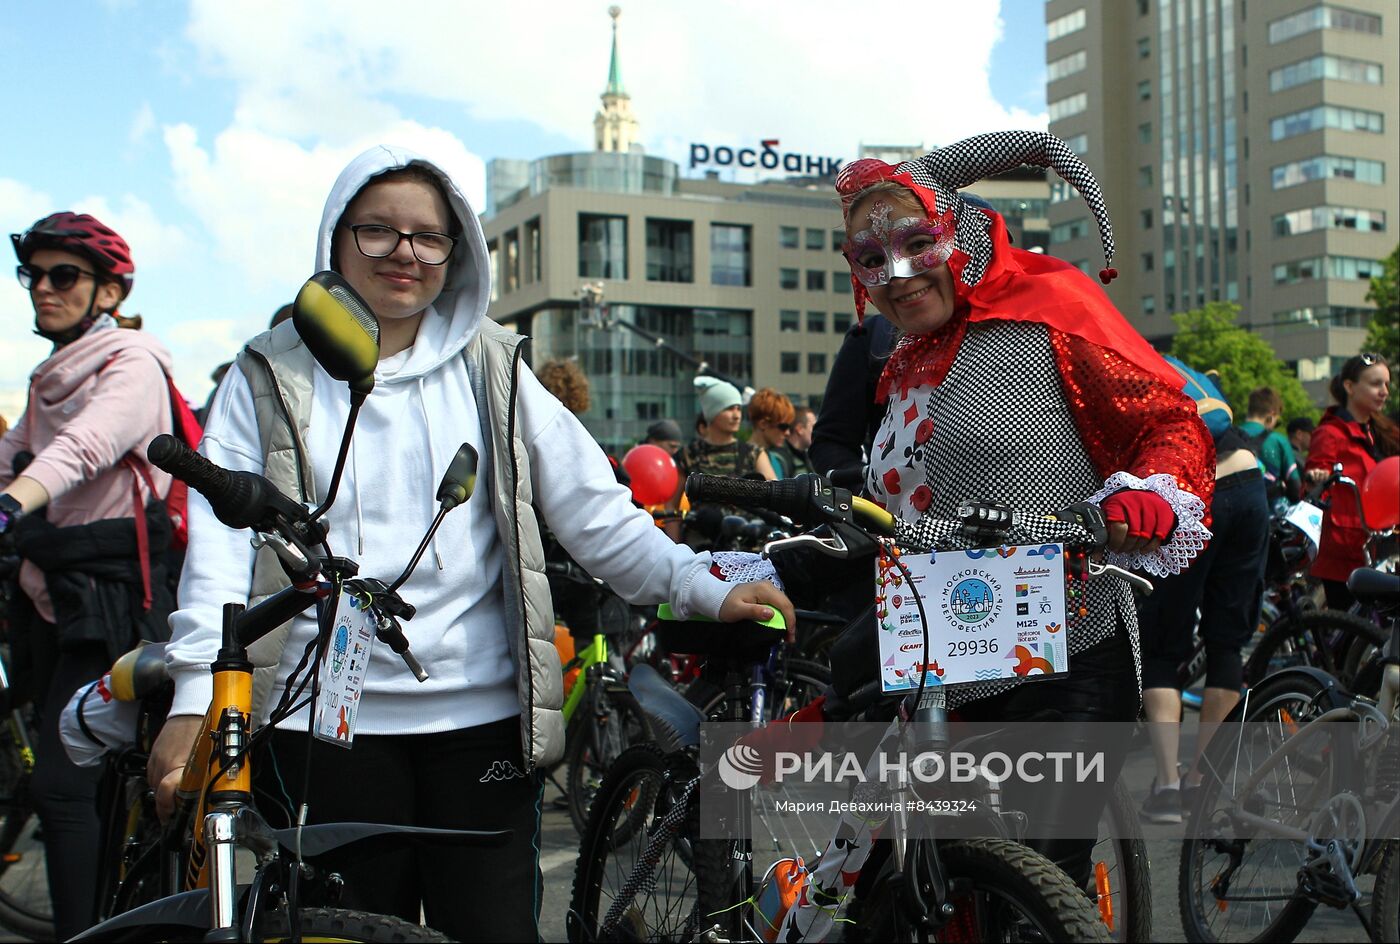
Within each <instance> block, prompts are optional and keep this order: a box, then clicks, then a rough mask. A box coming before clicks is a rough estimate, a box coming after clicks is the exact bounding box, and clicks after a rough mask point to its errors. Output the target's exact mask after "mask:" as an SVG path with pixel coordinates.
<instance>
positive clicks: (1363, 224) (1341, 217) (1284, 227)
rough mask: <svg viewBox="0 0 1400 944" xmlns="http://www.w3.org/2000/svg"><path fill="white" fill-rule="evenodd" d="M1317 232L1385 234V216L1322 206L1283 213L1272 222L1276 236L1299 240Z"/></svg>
mask: <svg viewBox="0 0 1400 944" xmlns="http://www.w3.org/2000/svg"><path fill="white" fill-rule="evenodd" d="M1318 229H1353V230H1358V231H1360V232H1363V233H1383V232H1385V212H1384V211H1383V210H1363V209H1359V208H1356V207H1332V206H1321V207H1310V208H1308V209H1305V210H1292V211H1290V212H1288V213H1280V214H1279V215H1278V216H1275V217H1274V219H1273V230H1274V235H1275V236H1297V235H1298V234H1300V233H1310V232H1312V231H1313V230H1318Z"/></svg>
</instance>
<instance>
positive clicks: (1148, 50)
mask: <svg viewBox="0 0 1400 944" xmlns="http://www.w3.org/2000/svg"><path fill="white" fill-rule="evenodd" d="M1137 51H1138V58H1139V59H1150V58H1151V57H1152V40H1150V39H1148V38H1147V37H1146V36H1143V37H1140V38H1139V39H1138V41H1137Z"/></svg>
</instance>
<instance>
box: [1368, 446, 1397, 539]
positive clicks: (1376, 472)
mask: <svg viewBox="0 0 1400 944" xmlns="http://www.w3.org/2000/svg"><path fill="white" fill-rule="evenodd" d="M1361 507H1362V508H1364V509H1365V510H1366V523H1367V524H1369V525H1370V526H1371V527H1373V528H1375V529H1377V530H1378V531H1384V530H1386V529H1387V528H1393V527H1395V526H1396V525H1397V524H1400V456H1391V457H1390V458H1389V459H1382V460H1381V461H1380V462H1379V463H1377V464H1376V467H1375V468H1374V469H1372V470H1371V474H1370V475H1368V476H1366V484H1365V485H1363V486H1361Z"/></svg>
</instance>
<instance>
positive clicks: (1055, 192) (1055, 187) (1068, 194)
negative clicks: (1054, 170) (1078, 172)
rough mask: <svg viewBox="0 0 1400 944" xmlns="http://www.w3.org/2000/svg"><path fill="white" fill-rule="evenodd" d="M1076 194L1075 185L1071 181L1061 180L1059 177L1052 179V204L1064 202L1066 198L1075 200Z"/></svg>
mask: <svg viewBox="0 0 1400 944" xmlns="http://www.w3.org/2000/svg"><path fill="white" fill-rule="evenodd" d="M1075 196H1076V194H1075V191H1074V187H1073V185H1071V184H1070V183H1069V181H1067V180H1061V179H1060V178H1059V177H1056V178H1055V179H1054V180H1052V181H1050V203H1051V205H1052V206H1053V205H1054V204H1056V203H1064V202H1065V201H1066V200H1073V199H1074V198H1075Z"/></svg>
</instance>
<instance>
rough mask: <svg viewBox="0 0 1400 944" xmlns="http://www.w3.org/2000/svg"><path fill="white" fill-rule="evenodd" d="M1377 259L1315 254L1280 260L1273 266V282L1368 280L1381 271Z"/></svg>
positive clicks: (1281, 283)
mask: <svg viewBox="0 0 1400 944" xmlns="http://www.w3.org/2000/svg"><path fill="white" fill-rule="evenodd" d="M1381 265H1382V263H1381V261H1380V260H1378V259H1359V258H1357V257H1355V256H1316V257H1314V258H1312V259H1295V260H1294V261H1292V262H1280V263H1279V264H1278V265H1276V266H1274V284H1275V285H1292V284H1294V283H1297V282H1306V281H1309V280H1311V279H1357V280H1361V281H1369V280H1370V279H1372V278H1374V277H1375V276H1377V275H1380V273H1381Z"/></svg>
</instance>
